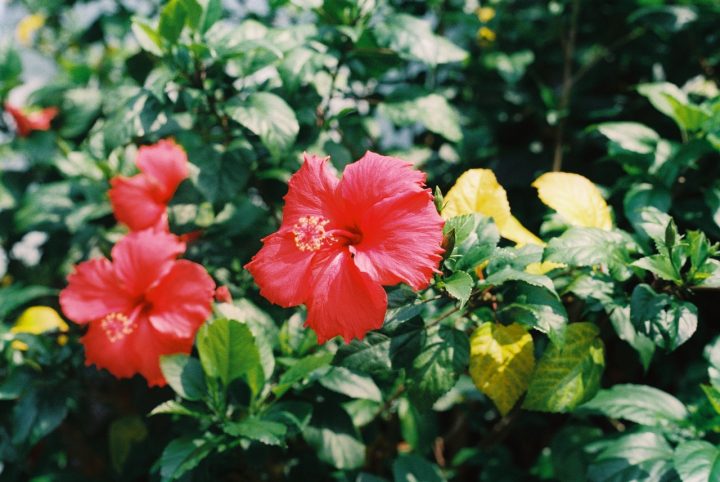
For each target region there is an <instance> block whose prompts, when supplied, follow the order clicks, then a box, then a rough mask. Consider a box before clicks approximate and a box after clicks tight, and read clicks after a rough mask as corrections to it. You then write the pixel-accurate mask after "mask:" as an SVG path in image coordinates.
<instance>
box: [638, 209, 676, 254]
mask: <svg viewBox="0 0 720 482" xmlns="http://www.w3.org/2000/svg"><path fill="white" fill-rule="evenodd" d="M671 223H672V218H671V217H670V216H669V215H667V214H666V213H664V212H661V211H660V210H658V209H656V208H654V207H647V208H645V209H641V210H640V221H639V223H638V226H639V228H640V230H641V231H642V232H643V233H645V234H646V235H647V236H648V237H649V238H650V239H652V240H653V241H655V243H656V244H658V245H662V244H664V243H665V232H666V231H667V228H668V226H669V225H670V224H671Z"/></svg>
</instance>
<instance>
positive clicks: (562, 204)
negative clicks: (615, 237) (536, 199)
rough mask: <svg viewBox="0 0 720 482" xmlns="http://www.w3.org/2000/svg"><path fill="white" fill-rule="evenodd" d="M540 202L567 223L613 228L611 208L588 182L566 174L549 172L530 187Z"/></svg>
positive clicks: (582, 178) (577, 175)
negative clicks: (535, 189)
mask: <svg viewBox="0 0 720 482" xmlns="http://www.w3.org/2000/svg"><path fill="white" fill-rule="evenodd" d="M532 185H533V186H534V187H535V188H537V190H538V196H540V200H541V201H542V202H543V203H545V204H546V205H548V206H550V207H551V208H553V209H554V210H555V211H557V212H558V214H559V215H560V216H561V217H562V218H563V219H564V220H565V221H566V222H567V223H569V224H571V225H573V226H582V227H586V228H600V229H612V218H611V217H610V208H608V205H607V203H606V202H605V199H603V197H602V194H600V190H599V189H598V188H597V186H595V184H593V183H592V182H591V181H590V180H589V179H587V178H586V177H583V176H581V175H579V174H572V173H569V172H548V173H546V174H543V175H542V176H540V177H539V178H537V179H536V180H535V182H534V183H533V184H532Z"/></svg>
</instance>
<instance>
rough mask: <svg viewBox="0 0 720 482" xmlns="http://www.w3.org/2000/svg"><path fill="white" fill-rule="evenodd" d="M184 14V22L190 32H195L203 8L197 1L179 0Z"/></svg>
mask: <svg viewBox="0 0 720 482" xmlns="http://www.w3.org/2000/svg"><path fill="white" fill-rule="evenodd" d="M180 3H181V4H182V6H183V8H184V9H185V13H186V22H187V25H188V27H190V28H191V29H192V30H197V28H198V26H199V24H200V20H201V18H202V15H203V7H202V5H200V4H199V3H198V1H197V0H180Z"/></svg>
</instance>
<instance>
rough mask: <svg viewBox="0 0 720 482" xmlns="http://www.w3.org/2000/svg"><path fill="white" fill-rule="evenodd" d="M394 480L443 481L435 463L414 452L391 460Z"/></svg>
mask: <svg viewBox="0 0 720 482" xmlns="http://www.w3.org/2000/svg"><path fill="white" fill-rule="evenodd" d="M392 471H393V481H394V482H420V481H422V482H445V480H446V479H445V476H443V474H442V472H441V471H440V469H439V468H438V466H437V465H435V464H431V463H430V462H428V461H427V460H425V459H424V458H422V457H420V456H418V455H414V454H403V455H400V456H398V458H397V459H395V461H394V462H393V466H392Z"/></svg>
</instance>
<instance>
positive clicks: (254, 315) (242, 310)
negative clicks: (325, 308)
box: [215, 299, 309, 380]
mask: <svg viewBox="0 0 720 482" xmlns="http://www.w3.org/2000/svg"><path fill="white" fill-rule="evenodd" d="M215 309H216V310H217V312H218V313H220V314H221V315H222V316H224V317H225V318H228V319H233V320H242V321H243V322H244V323H247V325H248V328H250V331H251V332H252V334H253V336H254V337H255V343H256V344H257V346H258V352H259V353H260V363H261V364H262V367H263V372H264V373H265V380H270V379H271V378H272V376H273V372H274V371H275V355H273V347H274V346H276V345H277V342H278V328H277V326H276V325H275V321H274V320H273V319H272V318H271V317H270V316H269V315H268V314H267V313H265V312H264V311H262V310H261V309H260V308H258V307H257V306H255V305H254V304H253V303H251V302H250V301H249V300H247V299H240V300H237V301H235V302H233V304H230V303H221V304H218V305H216V306H215ZM303 331H309V330H304V329H303Z"/></svg>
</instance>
